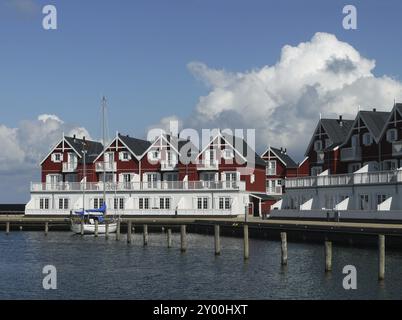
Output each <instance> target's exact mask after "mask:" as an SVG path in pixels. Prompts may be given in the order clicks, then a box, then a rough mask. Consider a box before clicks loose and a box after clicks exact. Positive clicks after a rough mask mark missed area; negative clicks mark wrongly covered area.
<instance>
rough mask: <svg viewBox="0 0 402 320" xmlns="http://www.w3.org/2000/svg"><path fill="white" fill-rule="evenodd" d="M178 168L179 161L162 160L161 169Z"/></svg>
mask: <svg viewBox="0 0 402 320" xmlns="http://www.w3.org/2000/svg"><path fill="white" fill-rule="evenodd" d="M176 168H177V162H174V161H170V162H169V161H162V162H161V170H174V169H176Z"/></svg>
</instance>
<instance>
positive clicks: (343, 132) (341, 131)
mask: <svg viewBox="0 0 402 320" xmlns="http://www.w3.org/2000/svg"><path fill="white" fill-rule="evenodd" d="M320 123H321V125H322V126H323V128H324V130H325V132H326V133H327V134H328V137H329V138H330V139H331V141H332V143H333V146H334V147H335V146H337V145H339V144H341V143H343V142H344V141H345V139H346V138H347V137H348V134H349V132H350V129H351V128H352V125H353V123H354V120H342V125H341V122H340V120H339V119H321V121H320Z"/></svg>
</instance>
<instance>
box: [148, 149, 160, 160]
mask: <svg viewBox="0 0 402 320" xmlns="http://www.w3.org/2000/svg"><path fill="white" fill-rule="evenodd" d="M148 159H149V160H151V161H157V160H159V150H153V151H151V152H149V153H148Z"/></svg>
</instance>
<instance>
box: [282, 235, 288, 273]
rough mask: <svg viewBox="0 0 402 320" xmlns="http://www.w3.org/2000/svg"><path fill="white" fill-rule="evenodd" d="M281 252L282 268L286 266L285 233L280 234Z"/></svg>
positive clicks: (286, 248)
mask: <svg viewBox="0 0 402 320" xmlns="http://www.w3.org/2000/svg"><path fill="white" fill-rule="evenodd" d="M281 242H282V245H281V249H282V250H281V251H282V257H281V263H282V265H283V266H286V265H287V264H288V243H287V236H286V232H281Z"/></svg>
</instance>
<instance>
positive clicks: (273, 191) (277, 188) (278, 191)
mask: <svg viewBox="0 0 402 320" xmlns="http://www.w3.org/2000/svg"><path fill="white" fill-rule="evenodd" d="M267 194H275V195H280V194H282V186H275V187H267Z"/></svg>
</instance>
